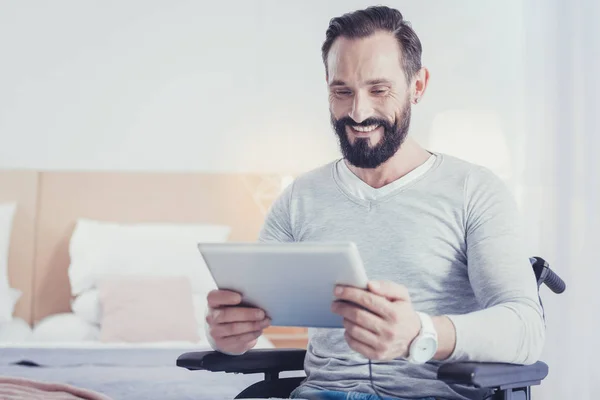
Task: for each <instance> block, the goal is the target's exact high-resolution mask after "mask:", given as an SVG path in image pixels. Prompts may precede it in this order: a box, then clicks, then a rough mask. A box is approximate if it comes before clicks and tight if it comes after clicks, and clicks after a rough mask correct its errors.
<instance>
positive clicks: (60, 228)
mask: <svg viewBox="0 0 600 400" xmlns="http://www.w3.org/2000/svg"><path fill="white" fill-rule="evenodd" d="M39 179H40V189H39V211H38V224H37V225H38V226H37V231H36V252H35V253H36V260H35V276H34V280H33V295H34V303H33V321H34V322H37V321H39V320H41V319H42V318H44V317H46V316H48V315H51V314H54V313H59V312H68V311H69V310H70V298H71V297H70V286H69V280H68V276H67V270H68V266H69V255H68V242H69V238H70V236H71V233H72V231H73V229H74V227H75V222H76V220H77V219H78V218H92V219H98V220H104V221H116V222H123V223H128V222H188V223H221V224H227V225H229V226H231V227H232V234H231V237H230V240H231V241H253V240H256V237H257V235H258V232H259V230H260V227H261V226H262V223H263V219H264V215H263V213H262V212H261V210H260V208H259V207H258V205H257V203H256V202H255V201H254V200H253V197H252V190H251V186H250V187H248V185H247V184H246V183H247V182H256V180H257V179H260V176H248V175H243V176H242V175H236V174H199V173H198V174H196V173H189V174H185V173H134V172H131V173H127V172H125V173H124V172H42V173H40V176H39Z"/></svg>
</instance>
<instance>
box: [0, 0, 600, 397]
mask: <svg viewBox="0 0 600 400" xmlns="http://www.w3.org/2000/svg"><path fill="white" fill-rule="evenodd" d="M373 4H374V3H372V2H369V1H358V0H343V1H342V0H334V1H326V2H325V1H316V0H305V1H281V0H243V1H242V0H239V1H235V0H229V1H183V0H176V1H155V0H144V1H141V0H128V1H86V2H83V1H76V0H71V1H69V0H57V1H52V2H47V1H36V0H27V1H8V0H2V1H0V169H31V170H41V171H57V170H60V171H136V172H148V171H151V172H201V173H256V174H274V175H277V176H282V177H283V178H282V179H283V181H284V182H283V184H286V183H289V179H290V178H289V177H288V176H294V175H297V174H299V173H302V172H304V171H308V170H310V169H312V168H315V167H318V166H320V165H322V164H324V163H326V162H329V161H331V160H333V159H334V158H337V157H339V151H338V147H337V143H336V140H335V136H334V134H333V132H332V130H331V128H330V126H329V112H328V103H327V88H326V85H325V76H324V69H323V65H322V62H321V56H320V46H321V43H322V41H323V39H324V33H325V29H326V27H327V24H328V21H329V19H330V18H332V17H333V16H337V15H339V14H342V13H344V12H347V11H351V10H354V9H357V8H362V7H365V6H368V5H373ZM383 4H386V5H390V6H393V7H396V8H398V9H399V10H400V11H402V13H403V14H404V15H405V18H406V19H408V20H409V21H411V23H412V25H413V27H414V29H415V31H416V32H417V34H418V35H419V37H420V39H421V41H422V44H423V48H424V52H423V63H424V65H425V66H426V67H428V68H429V70H430V72H431V80H430V85H429V89H428V91H427V93H426V95H425V97H424V99H423V101H422V102H421V103H420V104H419V105H418V106H416V107H413V120H412V125H411V134H412V135H413V136H414V137H415V138H417V140H418V141H419V142H421V143H422V144H423V145H424V146H426V147H428V148H430V149H431V150H436V151H442V152H446V153H449V154H452V155H455V156H458V157H461V158H464V159H467V160H469V161H473V162H476V163H479V164H482V165H485V166H488V167H490V168H491V169H492V170H494V171H495V172H496V173H497V174H498V175H499V176H501V177H502V179H504V180H505V182H506V183H507V185H508V186H509V188H510V189H511V191H512V192H513V193H514V196H515V198H516V199H517V201H518V204H519V207H520V208H521V211H522V213H523V218H524V221H525V223H526V225H527V227H528V237H527V239H528V240H529V241H530V243H528V246H529V248H530V252H531V254H532V255H539V256H542V257H544V258H546V259H547V260H548V261H549V262H550V264H551V266H552V268H553V269H554V270H555V271H556V272H557V273H559V274H560V275H561V276H562V277H563V278H564V280H565V281H566V282H567V291H566V292H565V293H564V294H562V295H560V296H557V295H554V294H552V293H551V292H550V291H549V290H547V289H546V288H544V289H542V300H543V302H544V306H545V308H546V314H547V317H546V318H547V324H548V334H547V344H546V349H545V351H544V356H543V360H544V361H546V362H547V363H548V364H549V366H550V375H549V376H548V378H547V380H546V381H545V382H544V383H543V385H541V386H540V387H536V388H535V389H534V393H535V394H537V396H536V397H534V398H535V399H557V400H559V399H565V400H566V399H592V398H595V396H594V394H595V393H596V392H597V391H598V390H600V384H599V383H598V382H599V380H600V366H598V365H597V364H596V362H595V361H596V360H597V359H598V356H600V341H599V340H598V339H597V335H596V332H597V331H596V330H597V328H598V314H599V313H598V298H599V296H598V294H597V293H598V291H597V289H596V286H595V285H596V282H597V278H598V277H599V276H600V272H598V269H599V266H597V265H596V264H595V259H596V257H595V254H594V253H593V250H595V249H596V247H598V246H599V245H600V239H599V235H598V226H599V225H600V223H599V222H598V220H599V218H598V215H599V214H598V210H597V208H598V206H599V205H600V203H599V197H598V192H599V184H600V163H599V162H598V158H597V152H598V151H599V150H600V129H599V127H600V116H599V115H600V84H599V78H598V74H599V72H600V24H598V23H597V21H598V20H600V3H599V2H596V1H591V0H590V1H584V0H571V1H566V0H543V1H542V0H528V1H517V0H504V1H494V2H492V1H480V0H454V1H443V0H427V1H424V0H421V1H416V0H413V1H400V0H397V1H386V2H383Z"/></svg>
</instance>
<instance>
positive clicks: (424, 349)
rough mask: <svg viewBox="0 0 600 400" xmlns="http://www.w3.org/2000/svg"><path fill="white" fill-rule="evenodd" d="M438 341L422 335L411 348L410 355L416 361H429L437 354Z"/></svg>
mask: <svg viewBox="0 0 600 400" xmlns="http://www.w3.org/2000/svg"><path fill="white" fill-rule="evenodd" d="M436 351H437V341H436V340H435V339H434V338H432V337H428V336H425V337H422V338H420V339H419V341H418V342H416V343H415V346H414V347H412V348H411V349H410V355H411V357H412V358H413V359H414V360H415V361H416V362H421V363H424V362H427V361H429V360H431V359H432V358H433V356H435V352H436Z"/></svg>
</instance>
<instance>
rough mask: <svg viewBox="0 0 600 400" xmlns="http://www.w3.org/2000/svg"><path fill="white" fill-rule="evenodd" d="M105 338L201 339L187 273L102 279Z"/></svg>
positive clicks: (193, 340)
mask: <svg viewBox="0 0 600 400" xmlns="http://www.w3.org/2000/svg"><path fill="white" fill-rule="evenodd" d="M98 294H99V297H100V305H101V307H102V324H101V331H100V340H101V341H102V342H129V343H131V342H169V341H186V342H197V341H198V340H199V336H198V323H197V321H196V315H195V310H194V303H193V297H192V286H191V284H190V281H189V279H188V278H185V277H181V278H179V277H139V276H119V277H110V278H104V279H103V280H101V281H99V282H98Z"/></svg>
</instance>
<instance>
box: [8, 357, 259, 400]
mask: <svg viewBox="0 0 600 400" xmlns="http://www.w3.org/2000/svg"><path fill="white" fill-rule="evenodd" d="M188 351H202V349H198V348H195V347H194V348H187V349H186V348H168V347H162V348H161V347H152V346H149V347H145V348H144V347H126V346H113V347H106V346H97V347H95V348H93V347H85V346H70V347H69V346H64V347H49V346H48V347H44V346H39V347H35V346H28V347H7V346H5V347H4V348H2V349H0V376H14V377H22V378H28V379H35V380H42V381H47V382H57V383H67V384H70V385H74V386H77V387H81V388H85V389H91V390H94V391H97V392H100V393H102V394H104V395H106V396H109V397H110V398H112V399H115V400H117V399H147V400H155V399H156V400H158V399H161V400H167V399H178V400H184V399H190V400H192V399H193V400H209V399H210V400H218V399H233V398H234V397H235V396H236V395H237V394H238V393H239V392H241V391H242V390H244V389H245V388H246V387H247V386H249V385H251V384H253V383H255V382H257V381H260V380H262V375H261V374H252V375H240V374H227V373H223V372H209V371H188V370H186V369H184V368H179V367H177V366H176V365H175V362H176V360H177V357H178V356H179V355H181V354H182V353H185V352H188Z"/></svg>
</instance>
